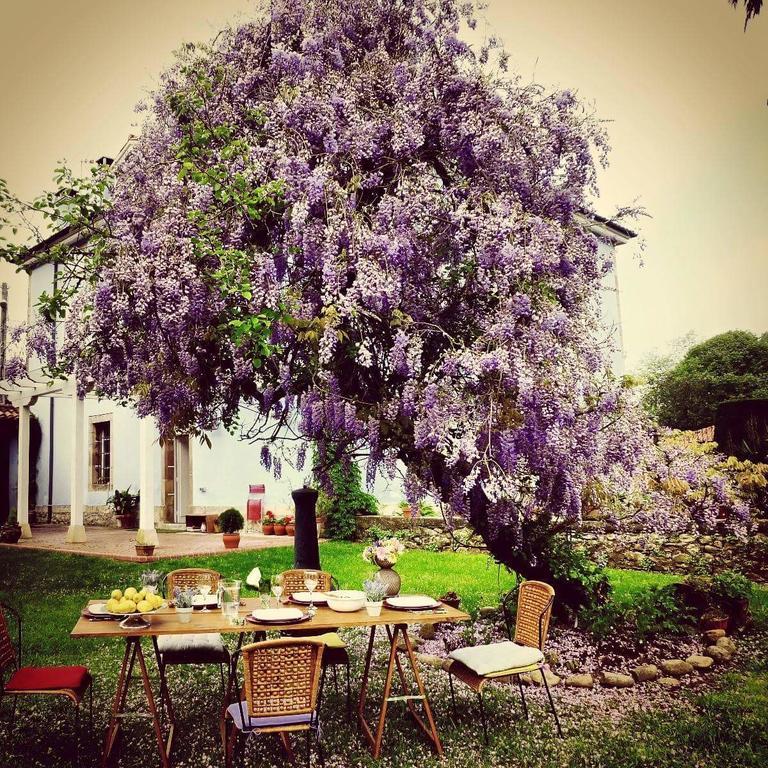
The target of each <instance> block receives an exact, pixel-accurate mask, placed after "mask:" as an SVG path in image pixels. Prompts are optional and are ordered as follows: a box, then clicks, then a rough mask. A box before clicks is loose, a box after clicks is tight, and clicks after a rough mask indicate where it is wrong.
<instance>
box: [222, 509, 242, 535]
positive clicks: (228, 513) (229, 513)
mask: <svg viewBox="0 0 768 768" xmlns="http://www.w3.org/2000/svg"><path fill="white" fill-rule="evenodd" d="M218 522H219V528H220V529H221V532H222V533H237V532H238V531H240V530H242V529H243V526H244V525H245V521H244V520H243V516H242V515H241V514H240V512H238V511H237V510H236V509H235V508H234V507H230V508H229V509H225V510H224V511H223V512H222V513H221V514H220V515H219V521H218Z"/></svg>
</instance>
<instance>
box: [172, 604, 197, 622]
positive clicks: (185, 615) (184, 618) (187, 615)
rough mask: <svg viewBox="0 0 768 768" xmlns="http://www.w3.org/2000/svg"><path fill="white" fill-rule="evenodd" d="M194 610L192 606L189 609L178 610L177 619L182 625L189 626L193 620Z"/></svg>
mask: <svg viewBox="0 0 768 768" xmlns="http://www.w3.org/2000/svg"><path fill="white" fill-rule="evenodd" d="M193 610H194V608H193V607H192V606H191V605H190V606H189V608H179V607H177V608H176V618H177V619H178V620H179V621H180V622H181V623H182V624H189V622H190V620H191V619H192V611H193Z"/></svg>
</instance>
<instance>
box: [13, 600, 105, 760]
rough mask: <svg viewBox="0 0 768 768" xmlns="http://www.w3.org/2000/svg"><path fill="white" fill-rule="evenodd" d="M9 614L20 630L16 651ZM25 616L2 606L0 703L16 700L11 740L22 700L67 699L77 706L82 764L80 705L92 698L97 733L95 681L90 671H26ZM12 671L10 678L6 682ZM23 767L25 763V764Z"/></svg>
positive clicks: (76, 725)
mask: <svg viewBox="0 0 768 768" xmlns="http://www.w3.org/2000/svg"><path fill="white" fill-rule="evenodd" d="M6 614H8V615H9V616H12V617H13V620H14V621H15V623H16V628H17V645H16V649H15V650H14V647H13V641H12V640H11V632H10V629H9V627H8V622H7V620H6ZM21 639H22V626H21V616H20V615H19V614H18V612H17V611H15V610H14V609H13V608H11V607H10V606H8V605H6V604H5V603H0V702H1V701H2V699H3V698H4V697H5V696H9V697H10V696H12V697H13V704H12V705H11V716H10V718H9V721H8V738H9V739H10V738H11V734H12V733H13V726H14V724H15V720H16V702H17V699H18V697H19V696H65V697H66V698H68V699H69V700H70V701H71V702H72V703H73V704H74V705H75V717H74V732H75V749H74V753H73V758H72V761H73V763H74V765H77V764H78V758H79V751H80V749H79V747H80V704H81V702H82V701H83V699H84V698H85V694H86V692H88V694H89V697H90V706H89V712H90V730H91V731H92V730H93V678H92V677H91V674H90V672H88V669H87V668H86V667H80V666H74V667H24V666H22V664H21ZM9 670H11V674H10V677H8V679H7V680H6V679H5V676H6V673H7V672H8V671H9ZM22 763H23V761H22Z"/></svg>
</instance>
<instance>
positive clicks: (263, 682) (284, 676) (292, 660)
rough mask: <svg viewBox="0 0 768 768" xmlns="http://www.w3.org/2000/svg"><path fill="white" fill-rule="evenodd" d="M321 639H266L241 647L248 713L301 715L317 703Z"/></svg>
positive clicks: (311, 709) (254, 714) (321, 651)
mask: <svg viewBox="0 0 768 768" xmlns="http://www.w3.org/2000/svg"><path fill="white" fill-rule="evenodd" d="M324 647H325V645H324V644H323V642H322V640H312V639H310V638H302V639H298V638H297V639H292V638H291V639H284V640H265V641H264V642H261V643H254V644H253V645H246V646H244V647H243V649H242V653H243V671H244V673H245V699H246V701H247V703H248V714H249V715H250V716H251V717H278V716H283V715H303V714H307V713H309V712H313V711H314V710H315V708H316V707H317V691H318V687H319V684H320V673H321V669H320V665H321V662H322V658H323V648H324Z"/></svg>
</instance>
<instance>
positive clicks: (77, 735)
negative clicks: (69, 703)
mask: <svg viewBox="0 0 768 768" xmlns="http://www.w3.org/2000/svg"><path fill="white" fill-rule="evenodd" d="M79 764H80V704H79V703H77V704H75V751H74V753H73V755H72V765H74V766H75V768H77V766H78V765H79Z"/></svg>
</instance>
